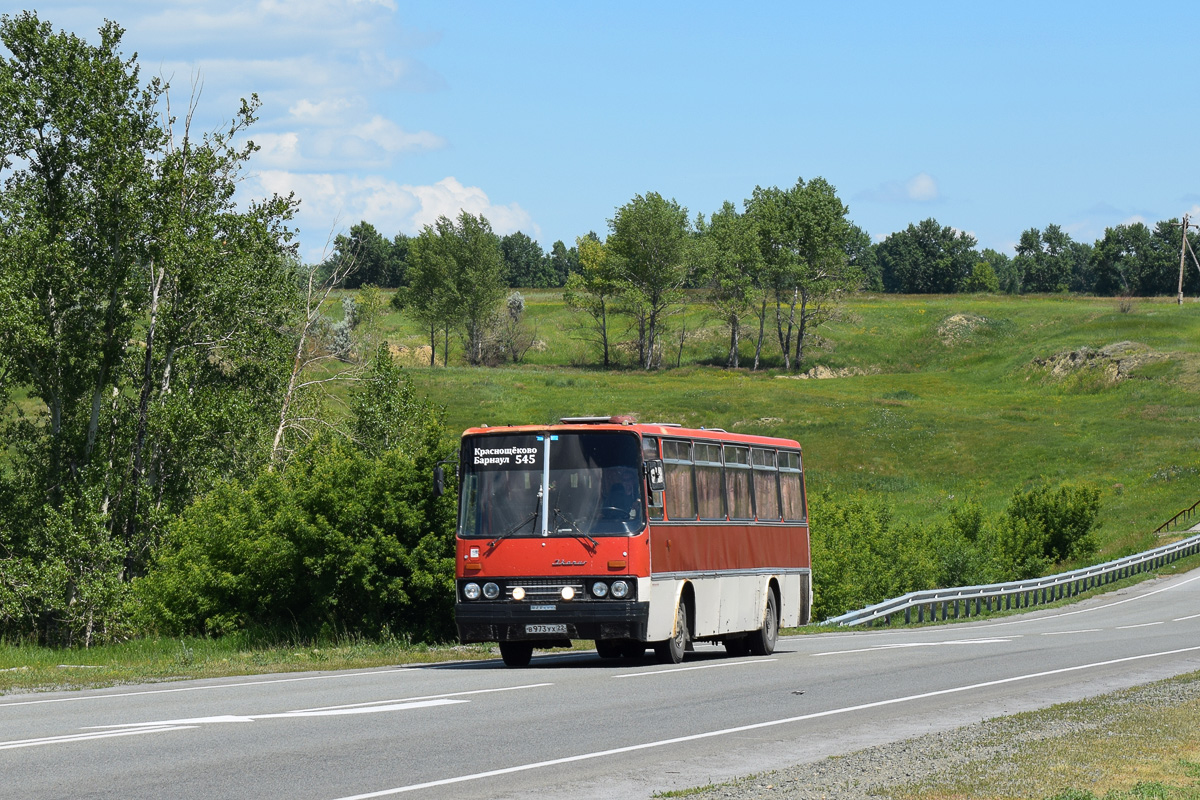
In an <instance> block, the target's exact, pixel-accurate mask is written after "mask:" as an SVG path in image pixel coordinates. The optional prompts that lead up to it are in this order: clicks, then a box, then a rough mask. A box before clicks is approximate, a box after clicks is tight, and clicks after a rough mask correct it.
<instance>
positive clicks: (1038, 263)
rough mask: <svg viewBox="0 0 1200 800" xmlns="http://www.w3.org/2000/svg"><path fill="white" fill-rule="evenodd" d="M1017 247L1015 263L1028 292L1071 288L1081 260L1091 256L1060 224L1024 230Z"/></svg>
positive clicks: (1061, 290) (1084, 260) (1023, 286)
mask: <svg viewBox="0 0 1200 800" xmlns="http://www.w3.org/2000/svg"><path fill="white" fill-rule="evenodd" d="M1016 250H1017V255H1016V258H1014V259H1013V262H1014V263H1013V266H1014V268H1015V269H1017V270H1018V271H1019V272H1020V275H1021V286H1022V288H1023V290H1024V291H1027V292H1065V291H1067V290H1068V289H1069V288H1071V283H1072V278H1073V276H1075V275H1077V274H1079V272H1080V263H1079V262H1081V261H1083V262H1085V263H1086V260H1087V254H1086V251H1085V250H1084V249H1083V248H1081V247H1080V246H1079V245H1078V243H1077V242H1074V241H1072V239H1071V236H1070V235H1069V234H1068V233H1067V232H1066V231H1064V230H1063V229H1062V228H1060V227H1059V226H1058V225H1047V226H1046V229H1045V230H1043V231H1039V230H1038V229H1037V228H1030V229H1029V230H1027V231H1024V232H1023V233H1022V234H1021V239H1020V241H1018V242H1017V248H1016Z"/></svg>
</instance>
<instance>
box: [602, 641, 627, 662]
mask: <svg viewBox="0 0 1200 800" xmlns="http://www.w3.org/2000/svg"><path fill="white" fill-rule="evenodd" d="M623 644H624V642H622V641H621V640H620V639H597V640H596V654H597V655H598V656H600V657H601V658H620V657H621V653H622V650H621V646H622V645H623Z"/></svg>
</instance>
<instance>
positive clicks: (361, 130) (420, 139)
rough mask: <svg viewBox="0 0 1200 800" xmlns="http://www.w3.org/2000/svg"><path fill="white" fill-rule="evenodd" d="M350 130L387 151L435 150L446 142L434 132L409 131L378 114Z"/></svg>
mask: <svg viewBox="0 0 1200 800" xmlns="http://www.w3.org/2000/svg"><path fill="white" fill-rule="evenodd" d="M350 132H351V133H352V134H354V135H355V136H357V137H359V138H360V139H364V140H366V141H368V142H374V143H375V144H377V145H379V146H380V147H382V148H383V149H384V150H386V151H387V152H389V153H401V152H404V151H406V150H436V149H438V148H440V147H444V146H445V144H446V142H445V140H444V139H442V137H440V136H437V135H436V134H433V133H430V132H429V131H418V132H416V133H409V132H408V131H406V130H404V129H403V128H401V127H400V126H399V125H397V124H396V123H394V122H392V121H391V120H388V119H384V118H383V117H381V116H380V115H378V114H376V115H375V116H374V117H372V118H371V121H370V122H367V123H364V124H362V125H356V126H355V127H353V128H351V129H350Z"/></svg>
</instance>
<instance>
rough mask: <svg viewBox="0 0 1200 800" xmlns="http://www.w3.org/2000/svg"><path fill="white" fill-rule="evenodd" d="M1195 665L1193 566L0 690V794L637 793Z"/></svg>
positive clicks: (1197, 612)
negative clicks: (1066, 585)
mask: <svg viewBox="0 0 1200 800" xmlns="http://www.w3.org/2000/svg"><path fill="white" fill-rule="evenodd" d="M1197 669H1200V573H1193V574H1184V575H1181V576H1177V577H1174V578H1169V579H1159V580H1153V581H1147V582H1144V583H1142V584H1141V585H1139V586H1137V587H1134V588H1131V589H1127V590H1124V591H1121V592H1117V593H1113V594H1109V595H1105V596H1103V597H1099V598H1094V599H1092V600H1089V601H1086V602H1085V603H1081V604H1077V605H1074V606H1070V607H1067V608H1063V609H1057V610H1042V611H1035V612H1033V613H1030V614H1025V615H1021V616H1019V617H1011V618H1008V619H1005V620H1002V621H998V622H979V623H965V624H957V625H948V626H941V627H933V628H925V629H920V630H894V631H887V630H880V631H863V632H840V633H829V634H821V635H816V636H804V637H793V638H787V639H781V640H780V643H779V647H778V649H777V651H776V653H775V654H774V655H773V656H771V657H768V658H729V657H727V656H726V655H725V652H724V649H723V648H721V647H712V646H707V645H697V649H696V652H695V653H692V654H689V656H688V658H687V659H686V660H685V661H684V663H683V664H680V665H677V666H670V667H666V666H661V665H658V664H655V663H653V660H652V659H650V658H646V659H645V660H643V661H638V662H626V661H602V660H601V659H599V658H598V657H597V656H596V655H595V654H594V653H570V654H565V655H555V656H542V657H539V656H535V657H534V661H533V664H532V665H531V666H530V667H529V668H527V669H507V668H505V667H504V666H503V665H502V664H501V663H500V661H499V660H498V659H497V660H496V661H489V662H474V663H465V664H443V665H435V666H425V667H394V668H386V669H377V670H366V671H354V672H333V673H305V674H290V675H278V676H258V677H254V678H246V679H224V680H217V681H189V682H182V683H171V684H157V685H148V686H132V687H121V688H118V689H106V690H100V691H88V692H71V693H60V694H36V695H10V696H6V697H3V698H0V797H3V798H64V797H72V798H85V797H86V798H92V797H95V798H101V797H103V798H123V799H124V798H143V797H171V798H201V797H203V798H213V797H256V798H305V799H307V798H313V799H314V800H338V799H340V798H350V797H390V796H400V795H406V796H415V797H420V798H449V797H455V798H457V797H489V798H493V797H530V796H540V797H543V798H548V797H564V796H571V797H572V798H587V797H597V798H599V797H605V798H611V797H613V796H622V797H648V796H649V795H650V794H651V793H652V792H654V791H660V790H664V789H671V788H682V787H688V786H697V785H702V784H705V783H709V782H714V781H721V780H725V779H728V778H731V777H735V776H738V775H745V774H749V773H753V772H759V771H762V770H766V769H772V768H777V767H782V766H787V765H791V764H795V763H799V762H802V761H808V760H813V759H816V758H821V757H824V756H827V755H832V754H837V753H845V752H850V751H852V750H855V749H859V748H861V747H865V746H868V745H872V744H878V743H881V742H886V741H892V740H896V739H901V738H906V737H909V736H913V735H917V734H921V733H926V732H930V731H933V730H945V729H951V728H954V727H958V726H960V725H965V724H968V723H972V722H977V721H979V720H982V719H986V718H989V717H993V716H996V715H999V714H1005V713H1012V712H1016V711H1022V710H1027V709H1032V708H1038V707H1042V706H1045V705H1049V704H1052V703H1056V702H1061V701H1065V700H1073V699H1078V698H1081V697H1086V696H1090V695H1094V694H1100V693H1103V692H1107V691H1111V690H1114V689H1117V688H1121V687H1125V686H1132V685H1136V684H1139V683H1145V682H1148V681H1151V680H1155V679H1158V678H1162V677H1167V676H1170V675H1176V674H1180V673H1184V672H1191V671H1194V670H1197Z"/></svg>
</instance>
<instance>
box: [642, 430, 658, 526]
mask: <svg viewBox="0 0 1200 800" xmlns="http://www.w3.org/2000/svg"><path fill="white" fill-rule="evenodd" d="M642 461H643V462H646V463H648V462H651V461H661V457H660V456H659V454H658V439H657V438H655V437H653V436H643V437H642ZM659 466H660V467H661V464H660V465H659ZM646 477H647V482H646V505H647V507H648V514H649V517H650V519H662V518H663V491H662V489H653V488H651V486H650V483H649V475H647V476H646Z"/></svg>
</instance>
